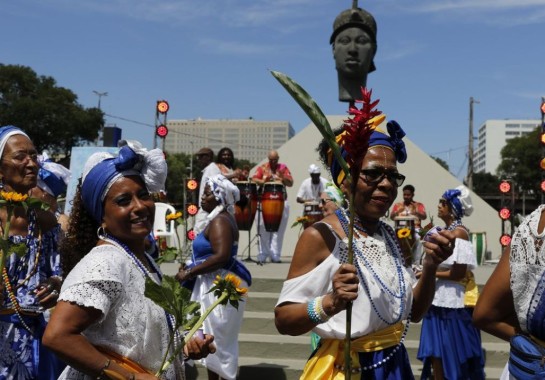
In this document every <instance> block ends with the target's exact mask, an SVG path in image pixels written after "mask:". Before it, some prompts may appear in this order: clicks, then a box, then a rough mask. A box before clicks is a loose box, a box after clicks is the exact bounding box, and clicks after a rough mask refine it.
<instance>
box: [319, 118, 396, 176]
mask: <svg viewBox="0 0 545 380" xmlns="http://www.w3.org/2000/svg"><path fill="white" fill-rule="evenodd" d="M384 118H385V117H384V116H383V115H380V116H379V117H377V118H376V123H375V124H380V123H381V122H382V121H383V120H384ZM386 129H387V130H388V135H387V134H386V133H384V131H382V130H380V129H375V130H374V131H373V133H371V137H370V138H369V148H371V147H373V146H384V147H387V148H389V149H391V150H393V151H394V153H395V156H396V160H397V162H399V163H401V164H402V163H404V162H405V161H406V160H407V150H406V149H405V143H404V142H403V137H405V131H403V129H402V128H401V126H400V125H399V124H398V123H397V122H396V121H394V120H391V121H389V122H388V123H387V124H386ZM340 136H341V135H338V136H337V142H339V138H340ZM340 148H341V149H340V150H341V155H342V157H343V158H344V159H345V160H346V156H347V154H348V152H347V151H346V150H345V149H344V148H343V147H342V146H341V147H340ZM328 161H329V162H328V166H329V170H330V172H331V177H332V178H333V182H334V183H335V185H337V186H341V183H342V181H343V180H344V172H343V170H342V167H341V165H340V164H339V163H338V162H337V160H336V159H335V156H334V155H333V154H332V153H331V154H329V159H328Z"/></svg>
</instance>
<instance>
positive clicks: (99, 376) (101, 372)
mask: <svg viewBox="0 0 545 380" xmlns="http://www.w3.org/2000/svg"><path fill="white" fill-rule="evenodd" d="M110 362H111V359H106V362H105V363H104V365H103V366H102V368H101V369H100V373H99V374H98V376H97V380H101V379H103V378H104V377H103V376H104V375H105V373H104V371H105V370H107V369H108V367H109V366H110Z"/></svg>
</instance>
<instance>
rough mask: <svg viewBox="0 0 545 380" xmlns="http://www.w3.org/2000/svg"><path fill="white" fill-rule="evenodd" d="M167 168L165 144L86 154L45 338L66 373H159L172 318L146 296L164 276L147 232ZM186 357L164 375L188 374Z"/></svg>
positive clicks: (193, 346)
mask: <svg viewBox="0 0 545 380" xmlns="http://www.w3.org/2000/svg"><path fill="white" fill-rule="evenodd" d="M166 173H167V169H166V162H165V160H164V156H163V154H162V152H161V151H160V150H158V149H155V150H152V151H149V152H148V151H147V150H145V149H144V148H142V146H141V145H140V144H139V143H136V142H135V143H129V145H128V146H124V147H122V148H121V150H120V152H119V155H118V156H113V155H111V154H109V153H95V154H93V155H92V156H91V157H90V158H89V159H88V161H87V163H86V165H85V167H84V173H83V177H82V182H81V185H80V186H78V191H77V192H76V195H75V198H74V206H73V208H72V213H71V220H70V225H69V230H68V235H67V237H66V238H65V240H64V241H63V246H62V248H61V252H62V253H61V255H62V259H61V260H62V266H63V270H64V273H65V274H67V276H66V278H65V281H64V283H63V286H62V289H61V293H60V296H59V302H58V304H57V307H56V309H55V312H54V313H53V315H52V318H51V321H50V323H49V325H48V328H47V329H46V332H45V335H44V344H45V345H46V346H48V347H49V348H51V349H52V350H53V351H54V352H56V353H57V354H58V355H59V356H60V357H61V358H62V359H63V360H64V361H65V362H66V363H67V364H68V367H67V368H66V369H65V371H64V372H63V373H62V375H61V377H60V379H86V380H87V379H102V378H107V377H106V374H105V371H106V370H110V371H115V372H117V373H118V374H120V375H121V376H122V377H123V378H125V379H142V380H144V379H157V378H156V377H155V376H154V375H153V374H154V373H155V372H156V371H157V370H159V369H160V366H161V362H162V359H163V357H164V355H165V354H166V350H167V347H168V341H169V338H170V334H171V329H172V326H173V320H172V316H170V315H168V314H167V313H166V312H165V311H164V310H163V309H162V308H161V307H160V306H158V305H156V304H155V303H154V302H153V301H152V300H151V299H149V298H146V297H145V296H144V289H145V280H146V278H150V279H152V280H153V281H155V282H157V283H159V282H160V281H161V271H160V270H159V268H158V267H157V265H156V264H155V263H154V261H153V259H151V257H150V256H148V255H147V254H146V253H145V240H146V238H147V236H148V235H149V233H150V231H151V229H152V227H153V220H154V219H153V218H154V215H155V204H154V202H153V200H152V198H151V196H150V191H159V190H160V189H162V188H163V186H164V181H165V179H166ZM212 340H213V337H211V336H205V338H204V339H199V338H196V339H194V340H192V341H191V342H189V343H188V345H187V346H186V349H185V351H186V354H189V353H194V354H195V355H194V357H196V358H200V357H201V356H202V355H206V354H208V352H209V351H213V350H214V348H213V347H210V344H211V341H212ZM178 343H179V341H178ZM181 359H182V358H181V357H179V358H177V359H176V360H175V361H174V363H173V365H172V366H170V367H169V369H168V370H167V371H166V372H165V374H164V376H163V377H162V378H164V379H183V378H184V369H183V360H181Z"/></svg>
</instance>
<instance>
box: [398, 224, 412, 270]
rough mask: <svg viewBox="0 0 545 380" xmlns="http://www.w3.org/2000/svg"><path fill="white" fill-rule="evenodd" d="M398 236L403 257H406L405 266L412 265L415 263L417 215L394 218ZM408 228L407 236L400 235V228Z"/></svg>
mask: <svg viewBox="0 0 545 380" xmlns="http://www.w3.org/2000/svg"><path fill="white" fill-rule="evenodd" d="M394 222H395V230H396V236H397V239H398V241H399V245H400V247H401V252H402V253H403V258H404V259H405V266H407V267H410V266H411V264H412V263H413V250H414V248H415V245H416V244H415V243H416V237H415V235H414V234H415V228H414V226H415V223H416V216H414V215H411V216H398V217H396V218H395V219H394ZM402 229H406V230H408V233H407V234H406V236H400V232H399V231H400V230H402Z"/></svg>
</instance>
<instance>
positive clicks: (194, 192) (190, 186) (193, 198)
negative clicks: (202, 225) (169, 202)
mask: <svg viewBox="0 0 545 380" xmlns="http://www.w3.org/2000/svg"><path fill="white" fill-rule="evenodd" d="M198 197H199V183H198V182H197V180H196V179H195V178H187V179H186V180H185V200H186V202H185V203H186V207H185V210H186V212H187V215H189V216H195V215H197V212H198V211H199V199H198Z"/></svg>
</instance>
